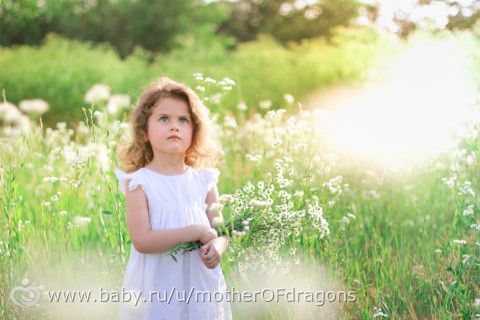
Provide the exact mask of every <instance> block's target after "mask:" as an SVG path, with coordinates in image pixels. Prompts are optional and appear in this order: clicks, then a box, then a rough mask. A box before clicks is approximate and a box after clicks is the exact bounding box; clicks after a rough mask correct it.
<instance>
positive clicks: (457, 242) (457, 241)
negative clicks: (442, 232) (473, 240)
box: [452, 239, 467, 245]
mask: <svg viewBox="0 0 480 320" xmlns="http://www.w3.org/2000/svg"><path fill="white" fill-rule="evenodd" d="M452 243H453V244H458V245H464V244H467V241H466V240H463V239H461V240H459V239H455V240H453V241H452Z"/></svg>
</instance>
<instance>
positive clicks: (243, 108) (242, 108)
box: [237, 101, 248, 111]
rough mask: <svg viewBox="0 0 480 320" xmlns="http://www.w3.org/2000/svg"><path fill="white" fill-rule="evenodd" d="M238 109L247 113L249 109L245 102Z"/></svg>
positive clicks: (238, 105)
mask: <svg viewBox="0 0 480 320" xmlns="http://www.w3.org/2000/svg"><path fill="white" fill-rule="evenodd" d="M237 109H238V110H240V111H245V110H247V109H248V107H247V104H246V103H245V102H243V101H241V102H240V103H239V104H237Z"/></svg>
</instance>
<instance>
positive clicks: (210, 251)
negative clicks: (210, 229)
mask: <svg viewBox="0 0 480 320" xmlns="http://www.w3.org/2000/svg"><path fill="white" fill-rule="evenodd" d="M200 257H201V259H202V261H203V264H204V265H205V266H206V267H207V268H209V269H213V268H215V267H216V266H218V264H219V263H220V253H219V252H218V250H217V248H216V247H215V239H213V240H210V241H209V242H208V243H207V244H206V245H204V246H202V247H201V248H200Z"/></svg>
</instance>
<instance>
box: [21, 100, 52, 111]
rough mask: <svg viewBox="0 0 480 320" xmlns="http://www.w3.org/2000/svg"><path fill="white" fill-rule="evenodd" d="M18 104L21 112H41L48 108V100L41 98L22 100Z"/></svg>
mask: <svg viewBox="0 0 480 320" xmlns="http://www.w3.org/2000/svg"><path fill="white" fill-rule="evenodd" d="M18 106H19V107H20V109H21V110H22V111H23V112H26V113H32V114H43V113H45V112H47V111H48V109H49V105H48V102H46V101H45V100H42V99H31V100H22V101H20V103H19V104H18Z"/></svg>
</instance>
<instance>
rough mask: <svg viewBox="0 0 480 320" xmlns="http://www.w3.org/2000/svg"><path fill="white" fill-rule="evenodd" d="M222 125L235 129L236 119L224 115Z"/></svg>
mask: <svg viewBox="0 0 480 320" xmlns="http://www.w3.org/2000/svg"><path fill="white" fill-rule="evenodd" d="M223 125H224V126H226V127H229V128H233V129H236V128H237V121H236V120H235V118H234V117H231V116H228V115H226V116H225V118H224V119H223Z"/></svg>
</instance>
